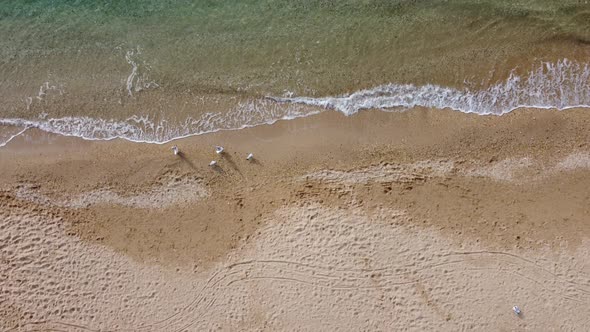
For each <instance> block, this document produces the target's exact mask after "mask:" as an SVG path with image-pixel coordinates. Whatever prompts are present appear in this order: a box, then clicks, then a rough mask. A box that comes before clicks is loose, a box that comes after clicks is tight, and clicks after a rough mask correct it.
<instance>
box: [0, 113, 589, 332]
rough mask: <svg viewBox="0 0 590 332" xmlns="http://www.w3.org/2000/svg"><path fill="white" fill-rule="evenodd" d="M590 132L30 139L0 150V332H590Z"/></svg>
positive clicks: (490, 120)
mask: <svg viewBox="0 0 590 332" xmlns="http://www.w3.org/2000/svg"><path fill="white" fill-rule="evenodd" d="M589 129H590V112H588V111H587V110H576V109H574V110H568V111H561V112H558V111H541V110H519V111H516V112H513V113H511V114H508V115H505V116H501V117H496V116H477V115H466V114H461V113H458V112H453V111H449V110H443V111H441V110H435V111H434V110H426V109H416V110H412V111H410V112H406V113H384V112H371V111H366V112H362V113H360V114H358V115H356V116H353V117H344V116H342V115H340V114H338V113H336V112H326V113H322V114H319V115H317V116H313V117H308V118H302V119H297V120H292V121H280V122H278V123H275V124H274V125H271V126H261V127H256V128H249V129H243V130H239V131H229V132H218V133H214V134H207V135H202V136H196V137H191V138H186V139H182V140H178V141H175V142H174V143H171V144H166V145H149V144H137V143H130V142H126V141H121V140H115V141H109V142H98V141H97V142H90V141H83V140H81V139H77V138H66V137H57V136H53V135H49V134H45V133H42V132H39V131H36V130H34V129H31V130H28V131H27V132H26V133H25V134H23V135H21V136H19V137H17V138H15V139H13V140H12V141H11V142H10V143H9V144H8V145H7V146H5V147H3V148H1V149H0V190H1V192H0V230H1V232H0V237H1V238H0V246H1V247H0V249H1V251H0V253H1V257H0V259H1V261H2V264H0V280H1V281H0V290H1V292H2V296H0V329H2V330H8V331H45V330H59V331H64V330H65V331H95V330H109V331H111V330H115V331H130V330H137V331H184V330H188V331H202V330H212V329H221V330H257V331H258V330H302V331H312V330H313V331H315V330H350V331H358V330H371V331H373V330H381V331H391V330H416V331H424V330H437V331H441V330H444V331H455V330H461V329H475V330H520V329H527V330H534V331H538V330H577V331H584V330H588V329H589V328H590V320H589V319H588V317H590V263H589V262H590V259H589V258H590V257H589V255H590V242H589V240H588V234H590V220H589V219H588V218H589V216H590V194H589V191H588V188H589V187H590V176H589V175H590V143H589V142H590V130H589ZM173 144H176V145H178V147H179V148H180V150H181V152H182V154H181V155H180V156H175V155H173V153H172V151H171V150H170V148H171V146H172V145H173ZM215 145H222V146H224V147H225V149H226V153H224V154H223V155H221V156H218V155H216V154H215V152H214V146H215ZM250 152H252V153H254V155H255V160H253V161H247V160H245V157H246V156H247V154H248V153H250ZM211 160H217V161H218V167H209V166H208V164H209V162H210V161H211ZM514 305H518V306H519V307H520V308H521V309H522V314H521V316H516V315H515V314H514V313H513V312H512V309H511V308H512V306H514Z"/></svg>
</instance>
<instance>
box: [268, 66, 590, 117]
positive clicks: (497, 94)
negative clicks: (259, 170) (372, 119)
mask: <svg viewBox="0 0 590 332" xmlns="http://www.w3.org/2000/svg"><path fill="white" fill-rule="evenodd" d="M271 99H272V100H275V101H277V102H283V103H294V104H306V105H314V106H320V107H323V108H327V109H335V110H338V111H340V112H342V113H344V114H346V115H352V114H355V113H357V112H358V111H360V110H363V109H392V108H413V107H427V108H437V109H445V108H450V109H453V110H456V111H460V112H464V113H476V114H481V115H487V114H495V115H501V114H505V113H508V112H511V111H513V110H515V109H518V108H523V107H528V108H555V109H560V110H563V109H567V108H574V107H590V67H589V66H588V64H580V63H576V62H572V61H569V60H567V59H565V60H561V61H558V62H556V63H543V64H542V65H541V66H539V67H538V68H536V69H534V70H532V71H531V72H530V73H529V74H528V76H526V77H521V76H518V75H516V74H515V73H514V71H513V72H512V73H511V74H510V76H509V77H508V79H506V81H503V82H500V83H498V84H495V85H492V86H490V87H489V88H487V89H483V90H473V89H469V88H464V89H454V88H450V87H444V86H439V85H433V84H428V85H423V86H415V85H412V84H386V85H381V86H378V87H375V88H372V89H367V90H361V91H357V92H354V93H352V94H349V95H343V96H338V97H321V98H311V97H290V98H274V97H273V98H271Z"/></svg>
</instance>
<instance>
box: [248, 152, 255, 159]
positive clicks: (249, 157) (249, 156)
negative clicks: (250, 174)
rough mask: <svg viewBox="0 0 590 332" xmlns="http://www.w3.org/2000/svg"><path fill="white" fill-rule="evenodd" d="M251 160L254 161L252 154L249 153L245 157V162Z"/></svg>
mask: <svg viewBox="0 0 590 332" xmlns="http://www.w3.org/2000/svg"><path fill="white" fill-rule="evenodd" d="M252 159H254V154H252V153H250V154H249V155H248V157H246V160H252Z"/></svg>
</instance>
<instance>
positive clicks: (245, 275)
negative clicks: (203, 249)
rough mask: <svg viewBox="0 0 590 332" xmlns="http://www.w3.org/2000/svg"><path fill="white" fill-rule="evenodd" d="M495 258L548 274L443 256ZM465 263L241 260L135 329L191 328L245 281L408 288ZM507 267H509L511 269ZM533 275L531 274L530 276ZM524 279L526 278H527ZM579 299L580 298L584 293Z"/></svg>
mask: <svg viewBox="0 0 590 332" xmlns="http://www.w3.org/2000/svg"><path fill="white" fill-rule="evenodd" d="M464 254H465V255H479V256H485V255H495V256H498V255H499V256H500V257H511V258H512V259H515V260H517V261H518V262H521V263H522V262H525V264H527V265H528V267H529V268H531V269H534V270H536V271H537V272H539V271H540V272H541V274H547V273H549V274H550V275H552V276H555V275H554V274H551V273H550V272H548V271H547V270H545V269H543V268H542V267H540V266H538V265H537V264H534V263H533V262H531V261H530V260H528V259H526V258H523V257H520V256H518V255H513V254H509V253H503V252H465V253H449V254H448V255H447V256H448V257H452V256H457V255H464ZM481 258H482V257H479V260H478V264H482V263H483V264H486V263H488V262H489V260H488V261H487V262H486V261H485V260H482V259H481ZM465 263H468V264H469V265H471V264H472V263H473V260H469V259H464V260H450V261H446V262H438V263H436V264H430V265H426V266H423V267H422V268H418V269H416V270H414V271H411V270H407V271H405V272H396V271H399V270H400V269H401V270H403V269H404V268H409V267H411V266H412V264H408V265H406V266H402V267H400V266H396V267H395V268H393V267H388V268H387V267H384V268H378V269H338V268H334V267H329V266H315V265H310V264H304V263H298V262H289V261H281V260H261V261H256V260H251V261H244V262H238V263H234V264H230V265H228V266H226V267H224V268H221V269H219V270H217V271H216V272H215V273H214V274H213V276H212V277H211V278H210V279H209V280H208V282H207V284H206V285H205V286H204V287H203V288H202V291H201V292H200V293H199V294H198V295H197V296H196V297H195V299H194V301H193V302H192V303H191V304H189V305H188V306H187V307H185V308H183V309H181V310H180V311H179V312H178V313H176V314H175V315H173V316H171V317H168V318H167V319H165V320H162V321H160V322H157V323H154V324H147V325H142V326H139V327H138V328H139V329H141V330H169V331H180V330H182V329H184V328H187V327H190V326H192V325H194V323H195V322H196V320H197V319H194V320H191V319H190V318H188V317H195V316H197V315H196V313H197V312H200V313H201V314H202V313H203V312H202V311H203V310H206V309H208V308H210V307H211V306H212V305H213V304H214V303H215V302H216V300H217V297H216V293H218V291H220V290H221V289H223V288H226V287H231V286H232V285H235V284H238V283H243V282H249V281H256V280H271V281H278V282H295V283H301V284H305V285H309V286H312V287H320V288H328V289H334V290H343V291H346V290H350V291H356V290H363V289H376V288H390V287H393V286H399V285H409V284H415V283H417V282H418V281H419V280H424V279H426V278H429V277H426V276H419V275H415V273H414V272H418V273H419V272H424V271H427V270H430V269H437V268H442V267H444V266H445V265H448V264H465ZM512 265H513V264H510V265H509V266H512ZM516 269H517V270H516V271H514V270H510V269H506V268H505V267H482V268H477V267H470V266H467V267H465V268H464V269H456V270H454V271H451V272H452V273H460V272H461V273H463V272H465V271H481V270H492V271H497V272H500V273H510V274H513V275H516V276H520V277H524V278H526V277H525V276H524V275H523V274H522V273H519V272H518V268H516ZM376 271H381V272H382V274H381V279H380V280H379V284H377V285H375V284H374V283H373V279H372V278H371V276H372V275H374V273H375V272H376ZM388 272H389V273H388ZM533 274H534V273H533ZM527 279H528V278H527ZM545 279H546V280H545V282H543V281H539V280H537V281H536V283H537V284H539V285H540V286H543V287H547V286H549V287H550V289H549V291H551V292H552V293H556V294H558V295H560V297H562V298H563V299H565V300H569V301H576V302H582V301H583V299H575V298H571V297H569V296H565V295H561V293H562V292H563V291H564V290H563V289H560V287H557V286H556V285H555V286H554V287H552V285H547V280H549V278H545ZM557 282H559V283H571V281H569V280H557ZM578 291H580V292H582V293H586V290H584V289H578ZM580 296H582V297H584V294H581V295H580ZM585 300H586V301H585V302H586V303H590V300H589V299H588V297H587V296H586V299H585ZM187 318H188V321H187V320H186V319H187ZM178 325H182V328H177V326H178Z"/></svg>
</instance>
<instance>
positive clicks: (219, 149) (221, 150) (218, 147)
mask: <svg viewBox="0 0 590 332" xmlns="http://www.w3.org/2000/svg"><path fill="white" fill-rule="evenodd" d="M215 152H216V153H217V154H220V153H222V152H223V146H216V147H215Z"/></svg>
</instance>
